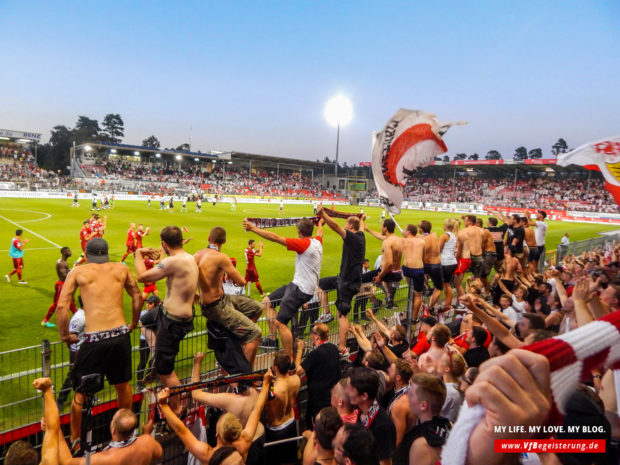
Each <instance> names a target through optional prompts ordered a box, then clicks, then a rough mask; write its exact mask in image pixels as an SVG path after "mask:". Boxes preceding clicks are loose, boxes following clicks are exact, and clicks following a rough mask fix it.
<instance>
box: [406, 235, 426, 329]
mask: <svg viewBox="0 0 620 465" xmlns="http://www.w3.org/2000/svg"><path fill="white" fill-rule="evenodd" d="M417 234H418V228H417V227H416V225H414V224H408V225H407V227H406V228H405V230H404V231H403V235H404V236H405V237H404V238H403V239H402V241H401V244H402V253H403V258H404V262H403V275H404V276H405V277H406V278H407V280H408V281H410V282H411V284H412V286H413V309H412V314H411V317H412V318H413V320H414V321H415V320H417V318H418V313H419V311H420V305H421V304H422V291H423V290H424V253H425V251H426V244H425V242H424V239H420V238H419V237H416V235H417Z"/></svg>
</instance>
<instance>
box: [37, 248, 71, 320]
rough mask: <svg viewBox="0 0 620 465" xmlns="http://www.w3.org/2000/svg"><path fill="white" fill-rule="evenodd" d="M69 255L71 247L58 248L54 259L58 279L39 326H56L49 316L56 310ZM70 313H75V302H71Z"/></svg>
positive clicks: (67, 267) (66, 271)
mask: <svg viewBox="0 0 620 465" xmlns="http://www.w3.org/2000/svg"><path fill="white" fill-rule="evenodd" d="M70 256H71V249H70V248H69V247H63V248H62V249H60V258H59V259H58V260H57V261H56V274H57V275H58V281H56V284H55V285H54V302H52V305H50V308H48V309H47V315H45V318H43V321H42V322H41V326H46V327H48V328H53V327H54V326H56V325H55V324H54V323H51V322H50V318H51V317H52V315H53V314H54V312H55V311H56V307H58V299H59V298H60V292H61V291H62V286H63V285H64V284H65V279H67V274H69V264H68V263H67V259H68V258H69V257H70ZM70 308H71V313H75V312H76V311H77V308H75V302H73V301H72V302H71V307H70Z"/></svg>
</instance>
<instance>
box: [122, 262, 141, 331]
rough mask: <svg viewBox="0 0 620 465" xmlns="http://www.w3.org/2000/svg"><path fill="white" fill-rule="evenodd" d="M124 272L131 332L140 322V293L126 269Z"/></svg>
mask: <svg viewBox="0 0 620 465" xmlns="http://www.w3.org/2000/svg"><path fill="white" fill-rule="evenodd" d="M125 272H126V273H127V277H126V278H125V290H126V291H127V294H129V296H130V297H131V324H130V325H129V330H130V331H132V330H134V329H135V328H136V327H137V326H138V322H139V321H140V310H141V309H142V292H140V288H139V287H138V283H136V280H135V279H134V277H133V276H132V274H131V273H130V272H129V269H128V268H126V269H125Z"/></svg>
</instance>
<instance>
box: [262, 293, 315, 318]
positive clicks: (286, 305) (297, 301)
mask: <svg viewBox="0 0 620 465" xmlns="http://www.w3.org/2000/svg"><path fill="white" fill-rule="evenodd" d="M282 287H283V288H284V294H283V296H282V300H281V301H280V311H279V312H278V315H277V316H276V320H277V321H279V322H280V323H282V324H283V325H286V324H288V322H289V321H291V320H292V319H293V318H295V317H296V316H297V311H298V310H299V307H301V306H302V305H303V304H305V303H306V302H308V301H309V300H310V299H312V294H306V293H304V292H301V291H300V290H299V288H298V287H297V284H293V283H288V284H287V285H286V286H282ZM281 289H282V288H279V289H276V290H275V291H274V292H273V294H275V293H276V292H278V291H280V292H282V291H281ZM269 300H271V295H270V296H269Z"/></svg>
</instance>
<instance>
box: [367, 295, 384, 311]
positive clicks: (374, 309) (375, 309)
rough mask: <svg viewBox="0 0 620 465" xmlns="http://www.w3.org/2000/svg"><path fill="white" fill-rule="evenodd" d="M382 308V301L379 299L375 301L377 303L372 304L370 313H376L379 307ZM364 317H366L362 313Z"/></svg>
mask: <svg viewBox="0 0 620 465" xmlns="http://www.w3.org/2000/svg"><path fill="white" fill-rule="evenodd" d="M382 306H383V300H381V299H379V300H377V302H375V303H374V304H372V311H373V312H376V311H378V310H379V309H380V308H381V307H382ZM364 315H366V314H365V313H364Z"/></svg>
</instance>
